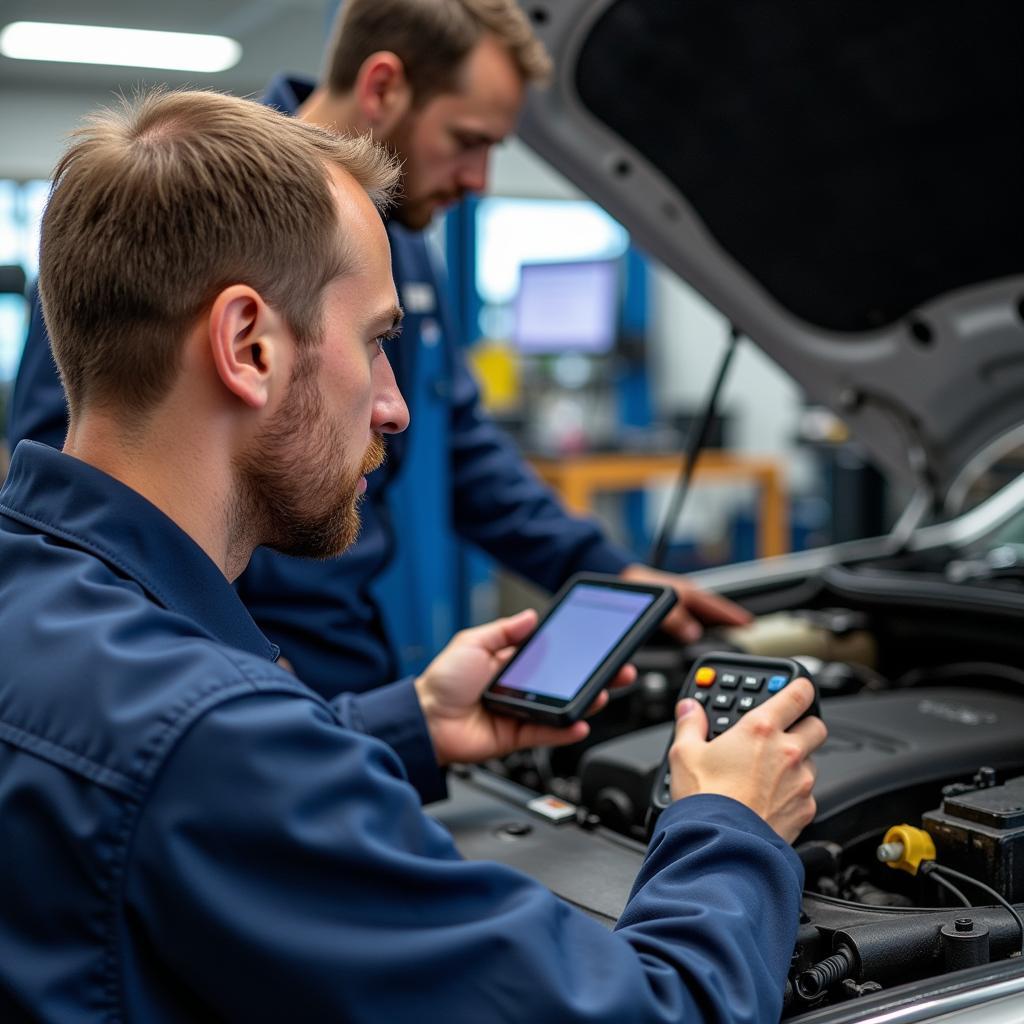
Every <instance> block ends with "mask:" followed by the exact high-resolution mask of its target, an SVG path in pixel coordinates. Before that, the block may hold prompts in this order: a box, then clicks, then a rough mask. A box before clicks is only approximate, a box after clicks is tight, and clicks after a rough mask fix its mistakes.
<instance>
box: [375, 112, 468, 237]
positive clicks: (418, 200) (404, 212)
mask: <svg viewBox="0 0 1024 1024" xmlns="http://www.w3.org/2000/svg"><path fill="white" fill-rule="evenodd" d="M415 116H416V115H415V113H414V112H413V111H410V112H408V113H406V114H405V115H404V116H403V117H402V119H401V120H400V121H399V122H398V124H397V125H396V126H395V128H394V129H393V130H392V132H391V135H390V136H389V138H388V139H387V146H388V148H389V149H390V150H391V151H392V152H393V153H394V154H395V156H396V157H398V159H399V160H400V161H401V162H402V186H401V190H400V192H399V194H398V196H397V198H396V201H395V205H394V206H393V207H392V208H391V209H390V210H389V211H388V217H389V218H390V219H391V220H395V221H397V222H398V223H399V224H401V225H402V227H405V228H408V229H409V230H410V231H423V230H424V229H426V228H428V227H430V224H431V222H432V221H433V219H434V215H435V214H436V213H438V212H439V211H440V210H442V209H444V208H445V207H448V206H451V205H452V204H453V203H456V202H458V201H459V200H460V199H462V198H463V197H464V195H465V193H464V192H463V191H462V190H460V191H458V192H457V193H442V192H435V193H428V194H426V195H423V194H419V195H417V194H415V193H414V189H415V183H413V184H412V187H411V188H410V175H411V174H413V173H414V165H413V163H412V161H411V159H410V157H409V153H410V152H411V151H412V135H413V128H414V118H415Z"/></svg>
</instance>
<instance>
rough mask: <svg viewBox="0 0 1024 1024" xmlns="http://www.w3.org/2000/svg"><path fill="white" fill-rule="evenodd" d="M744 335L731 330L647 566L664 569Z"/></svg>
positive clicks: (692, 428) (692, 433)
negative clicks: (731, 366)
mask: <svg viewBox="0 0 1024 1024" xmlns="http://www.w3.org/2000/svg"><path fill="white" fill-rule="evenodd" d="M740 337H741V334H740V330H739V328H738V327H737V326H736V325H735V324H732V325H731V326H730V329H729V341H728V344H727V345H726V349H725V353H724V355H723V356H722V361H721V363H719V365H718V373H717V375H716V376H715V383H714V384H713V385H712V388H711V393H710V394H709V395H708V398H707V401H706V402H705V404H704V411H703V412H702V413H701V415H700V417H699V419H698V420H697V421H696V422H695V423H694V424H693V426H692V427H691V428H690V436H689V437H688V438H687V442H686V455H685V458H684V461H683V464H682V466H681V467H680V472H679V479H678V480H677V482H676V486H675V489H674V490H673V492H672V500H671V501H670V502H669V507H668V511H667V512H666V513H665V518H664V519H663V520H662V524H661V530H660V531H659V533H658V537H657V540H655V542H654V545H653V546H652V547H651V555H650V558H648V560H647V564H648V565H650V566H651V568H653V569H662V568H664V560H665V555H666V553H667V551H668V542H669V537H670V536H671V534H672V530H673V529H674V528H675V525H676V523H677V522H678V521H679V516H680V514H681V513H682V511H683V503H684V502H685V501H686V496H687V495H688V494H689V492H690V482H691V481H692V480H693V471H694V469H695V468H696V466H697V460H698V459H699V458H700V453H701V452H702V451H703V450H704V446H705V445H706V443H707V437H708V432H709V431H710V429H711V423H712V421H713V420H714V418H715V412H716V410H717V408H718V398H719V395H720V394H721V391H722V385H723V384H724V383H725V378H726V375H727V374H728V372H729V364H730V363H731V362H732V357H733V356H734V355H735V354H736V348H737V346H738V345H739V340H740Z"/></svg>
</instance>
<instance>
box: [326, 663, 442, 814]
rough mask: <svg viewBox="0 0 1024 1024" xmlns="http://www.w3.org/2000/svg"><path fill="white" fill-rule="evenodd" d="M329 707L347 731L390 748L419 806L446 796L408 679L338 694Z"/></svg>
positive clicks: (434, 756) (432, 747)
mask: <svg viewBox="0 0 1024 1024" xmlns="http://www.w3.org/2000/svg"><path fill="white" fill-rule="evenodd" d="M332 704H333V706H334V709H335V711H336V712H337V714H338V716H339V718H340V719H341V720H342V721H343V722H346V723H347V724H348V725H349V726H350V727H351V728H353V729H357V730H358V731H359V732H363V733H366V734H367V735H368V736H374V737H376V738H377V739H379V740H383V742H384V743H386V744H387V745H388V746H389V747H391V749H392V750H393V751H394V752H395V753H396V754H397V755H398V757H399V760H400V761H401V762H402V767H403V768H405V774H406V776H407V777H408V779H409V781H410V782H411V783H412V785H413V786H414V787H415V789H416V792H417V793H419V795H420V800H421V801H422V802H423V803H425V804H428V803H431V802H432V801H434V800H442V799H444V797H445V796H447V795H448V787H447V786H446V785H445V778H446V776H445V772H444V771H443V770H442V769H441V768H439V767H438V764H437V755H436V754H435V752H434V745H433V743H432V742H431V740H430V733H429V732H428V731H427V723H426V721H425V720H424V718H423V709H422V708H421V706H420V700H419V697H417V696H416V690H415V688H414V680H413V678H412V677H411V676H410V677H409V678H407V679H400V680H399V681H398V682H396V683H389V684H388V685H387V686H378V687H377V688H376V689H374V690H369V691H367V692H366V693H359V694H355V693H343V694H340V695H339V696H337V697H335V698H334V700H333V702H332Z"/></svg>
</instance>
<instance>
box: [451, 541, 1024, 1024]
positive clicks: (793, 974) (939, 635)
mask: <svg viewBox="0 0 1024 1024" xmlns="http://www.w3.org/2000/svg"><path fill="white" fill-rule="evenodd" d="M922 561H923V562H924V563H925V564H923V565H922ZM951 561H956V560H955V559H951V553H950V552H942V551H935V552H932V553H931V554H930V555H929V556H928V557H926V558H924V559H921V558H916V557H915V558H914V559H913V563H914V565H913V571H910V566H909V565H901V564H899V560H898V559H884V560H879V561H878V562H876V563H872V562H870V561H865V562H862V563H860V564H856V565H853V566H850V565H847V566H845V567H832V568H827V569H825V570H823V571H821V572H819V573H815V574H813V575H811V576H810V577H806V578H803V579H801V580H800V581H799V582H798V583H796V584H793V583H791V582H789V583H786V584H785V585H778V584H773V585H768V586H765V585H764V584H763V583H761V584H758V583H754V584H751V585H750V586H748V587H747V588H746V589H740V590H739V591H734V592H732V593H730V595H729V596H731V597H733V598H735V599H738V600H740V601H741V602H742V603H744V604H745V605H746V606H747V607H748V608H749V609H751V610H752V611H753V612H755V614H756V618H755V620H754V622H753V623H752V624H751V625H750V626H749V627H742V628H738V629H730V630H709V631H708V633H707V635H706V636H705V637H704V638H703V639H702V640H701V641H699V642H698V643H697V644H693V645H690V646H689V647H687V648H685V649H682V650H680V649H676V648H670V647H661V648H660V647H648V648H646V649H644V650H643V651H641V652H640V655H639V656H638V657H637V658H636V659H634V660H635V663H636V664H637V667H638V669H639V678H638V681H637V683H636V684H635V685H634V686H633V687H631V688H630V689H629V690H628V691H625V692H624V693H622V694H620V695H617V696H616V697H615V699H613V701H612V703H611V704H610V706H609V707H608V708H607V709H606V710H605V711H604V712H602V714H601V715H600V716H598V717H597V718H595V719H594V720H593V722H592V726H593V731H592V734H591V736H590V737H588V740H587V741H586V742H585V743H583V744H578V745H576V746H574V747H566V748H560V749H557V750H552V751H528V752H524V753H521V754H519V755H515V756H513V757H510V758H508V759H505V760H503V761H501V762H496V763H492V764H489V765H488V766H487V768H486V770H480V769H473V770H467V771H466V773H465V774H464V775H463V779H462V782H463V783H468V784H469V785H471V786H473V787H476V788H477V789H482V790H487V791H488V792H490V793H492V794H500V795H501V796H504V797H506V798H508V799H510V800H511V801H512V802H513V803H517V804H519V806H521V807H526V806H528V805H532V806H533V808H534V809H536V808H537V805H538V801H540V802H541V803H543V801H544V800H547V801H549V803H550V804H551V805H552V807H555V808H561V807H564V806H568V807H569V808H571V814H569V813H565V812H563V817H562V818H559V817H558V816H557V815H549V814H547V813H543V816H544V817H548V818H550V819H551V822H557V821H559V820H563V821H564V820H565V818H569V819H571V820H569V821H568V822H567V824H569V825H570V829H564V828H563V827H562V826H560V825H558V824H551V823H546V824H547V828H546V829H542V828H541V826H540V824H539V822H538V823H537V825H536V827H534V826H533V825H531V823H530V821H529V820H528V819H525V820H518V821H511V822H505V823H504V824H502V825H499V826H497V827H494V822H493V821H492V819H491V818H490V817H489V816H488V815H487V814H484V813H483V812H482V811H480V815H482V816H478V817H476V818H473V819H472V821H471V823H470V827H469V830H468V832H464V833H463V834H462V836H461V839H460V830H459V826H460V823H461V824H462V825H466V823H467V819H460V818H459V817H458V816H457V815H456V816H455V817H448V818H445V816H444V815H442V820H446V823H447V824H449V827H453V831H454V833H455V836H456V841H457V843H459V845H460V848H462V849H463V852H464V853H466V854H467V855H470V856H486V857H488V858H494V857H497V858H498V859H504V860H507V861H509V862H510V863H514V864H515V865H516V866H518V867H521V868H523V869H524V870H527V871H528V872H529V873H532V874H534V875H535V876H537V877H539V878H541V880H542V881H545V883H546V884H549V885H551V886H552V888H554V889H555V891H556V892H559V894H560V895H562V896H563V898H566V899H568V900H570V902H574V903H576V904H577V905H579V906H581V907H582V908H583V909H585V910H588V911H589V912H591V913H592V914H593V915H594V916H596V917H598V918H599V919H601V920H603V921H604V922H605V923H606V924H608V925H610V924H611V923H612V922H613V921H614V919H615V917H616V916H617V914H618V910H619V909H621V904H622V903H624V902H625V898H626V894H627V893H628V887H629V884H631V881H632V875H633V874H635V869H636V867H637V866H638V863H639V858H640V856H641V855H642V851H643V848H644V843H645V841H646V838H647V836H648V835H649V830H650V826H651V814H650V795H651V792H652V785H653V783H654V780H655V777H656V775H657V773H658V771H659V768H660V765H661V761H662V756H663V754H664V751H665V748H666V745H667V743H668V741H669V738H670V731H671V728H672V726H671V717H672V708H673V706H674V702H675V697H676V694H677V693H678V691H679V688H680V686H681V684H682V682H683V680H684V678H685V676H686V673H687V671H688V669H689V666H690V665H691V664H692V663H693V662H694V661H695V660H696V659H698V658H700V657H702V656H704V655H705V654H706V653H707V652H709V651H712V650H717V651H731V652H741V653H747V654H754V655H762V656H785V657H795V658H798V659H799V660H800V662H801V663H802V664H803V665H805V666H806V667H807V668H808V670H809V671H810V672H811V673H812V675H813V677H814V679H815V682H816V685H817V687H818V692H819V696H820V698H821V702H822V715H823V718H824V719H825V721H826V723H827V725H828V727H829V739H828V740H827V742H826V744H825V746H824V747H823V748H822V749H821V751H819V752H818V754H817V755H816V757H815V761H816V765H817V768H818V777H817V782H816V786H815V798H816V801H817V805H818V811H817V815H816V817H815V820H814V822H813V823H812V824H811V825H810V826H809V827H808V828H807V829H806V830H805V831H804V833H803V834H802V835H801V836H800V838H799V839H798V841H797V843H796V844H795V848H796V850H797V852H798V854H799V855H800V857H801V860H802V861H803V863H804V866H805V871H806V883H805V895H804V906H803V914H802V917H801V923H800V928H799V934H798V940H797V945H796V949H795V951H794V955H793V963H792V968H791V971H790V975H789V982H788V985H787V994H786V1002H785V1009H784V1014H783V1016H784V1018H794V1017H798V1016H799V1017H803V1016H805V1015H806V1016H807V1017H808V1020H811V1019H815V1020H816V1019H818V1016H819V1012H825V1011H828V1010H829V1008H832V1009H833V1010H834V1009H835V1008H836V1007H839V1006H842V1005H847V1004H848V1003H849V1001H850V1000H861V1001H863V1000H866V999H869V998H873V999H878V1000H883V999H885V998H887V996H888V994H889V993H890V992H891V990H892V989H894V988H899V991H901V992H903V991H904V990H906V991H907V992H912V991H913V990H914V985H915V984H918V985H920V984H922V983H925V984H930V985H931V986H932V988H934V980H935V979H937V978H943V979H945V980H948V979H949V978H950V977H952V976H953V975H954V974H955V973H956V972H966V973H965V974H964V977H969V976H970V973H971V971H970V969H982V968H985V967H989V968H992V967H993V966H999V965H1001V964H1006V965H1007V966H1009V965H1011V964H1013V963H1014V962H1016V963H1017V964H1018V965H1019V962H1020V961H1019V959H1018V958H1019V957H1020V955H1021V952H1022V948H1024V924H1022V922H1021V917H1020V914H1021V913H1024V637H1022V636H1021V631H1020V623H1021V621H1022V617H1024V583H1022V582H1021V581H1020V580H1019V579H1017V578H1014V576H1013V574H1003V575H1001V576H998V578H997V579H996V580H995V581H994V580H993V577H992V574H990V573H985V572H981V573H980V575H977V574H970V573H967V574H961V575H959V576H957V577H955V578H954V574H953V573H951V572H950V571H949V570H948V565H949V564H950V563H951ZM960 561H967V562H971V561H972V560H970V559H967V560H963V559H961V560H960ZM973 561H974V562H981V563H983V564H984V563H985V559H984V558H982V559H975V560H973ZM928 563H932V564H934V566H935V568H934V570H932V569H930V568H929V564H928ZM993 582H995V584H996V585H994V586H993V585H992V584H993ZM503 787H504V788H503ZM541 811H542V812H543V811H544V808H543V806H542V807H541ZM498 817H499V818H500V814H499V815H498ZM570 832H571V833H572V835H571V836H570ZM556 834H557V835H558V836H559V839H558V847H557V848H556V846H555V845H552V844H553V839H552V837H553V836H554V835H556ZM462 840H464V841H462ZM588 841H589V843H590V845H589V846H588ZM561 846H565V849H564V850H562V849H560V847H561ZM516 850H518V851H519V852H515V851H516ZM612 851H615V852H612ZM625 851H632V858H630V857H629V856H626V857H625V859H624V860H622V862H621V863H619V862H618V861H617V860H616V858H619V859H621V858H622V856H623V854H624V853H625ZM563 861H565V862H566V863H567V864H568V865H569V867H568V868H565V867H564V866H563ZM570 874H572V875H573V877H571V878H570V877H569V875H570ZM553 875H554V876H556V877H553ZM557 876H561V877H560V878H559V877H557ZM1015 904H1016V905H1017V906H1016V907H1015V906H1014V905H1015ZM959 976H960V975H959V974H957V977H959ZM929 991H931V989H929ZM886 1005H888V1004H886ZM822 1019H828V1020H832V1019H839V1018H833V1017H832V1016H829V1015H828V1014H827V1013H826V1015H825V1016H824V1017H822Z"/></svg>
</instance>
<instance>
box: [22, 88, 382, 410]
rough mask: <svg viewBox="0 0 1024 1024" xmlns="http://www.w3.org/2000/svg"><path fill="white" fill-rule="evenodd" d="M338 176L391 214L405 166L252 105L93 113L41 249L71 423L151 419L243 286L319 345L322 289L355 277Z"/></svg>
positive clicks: (80, 132) (59, 184) (162, 105)
mask: <svg viewBox="0 0 1024 1024" xmlns="http://www.w3.org/2000/svg"><path fill="white" fill-rule="evenodd" d="M332 166H337V167H340V168H343V169H344V170H345V171H347V172H348V173H349V174H351V175H352V177H353V178H355V180H356V181H357V182H358V183H359V184H360V185H361V186H362V187H363V188H364V189H365V190H366V191H367V193H368V194H369V195H370V197H371V198H372V199H373V201H374V202H375V203H376V204H377V205H378V208H382V207H384V206H386V205H387V204H388V203H389V202H390V201H391V198H392V196H393V193H394V190H395V188H396V187H397V182H398V179H399V169H398V167H397V166H396V164H395V161H394V160H393V158H391V157H390V156H388V155H387V153H386V152H385V151H384V150H383V149H382V148H380V147H379V146H377V145H375V144H374V143H373V142H371V141H370V140H369V139H368V138H345V137H340V136H338V135H335V134H333V133H330V132H326V131H323V130H320V129H318V128H315V127H313V126H312V125H309V124H305V123H302V122H300V121H297V120H296V119H294V118H289V117H286V116H285V115H283V114H280V113H278V112H277V111H274V110H272V109H270V108H269V107H265V106H261V105H260V104H257V103H254V102H252V101H250V100H242V99H237V98H235V97H232V96H225V95H222V94H220V93H213V92H188V91H177V92H172V91H167V90H163V89H160V90H155V91H152V92H149V93H147V94H145V95H142V96H140V97H137V98H135V99H132V100H122V102H121V105H120V107H119V108H118V109H112V110H109V109H108V110H102V111H99V112H97V113H95V114H93V115H92V116H90V117H89V118H87V119H86V121H84V122H83V124H82V125H81V127H79V128H78V129H77V130H76V131H75V133H74V135H73V136H72V144H71V145H70V147H69V149H68V150H67V152H66V153H65V154H64V156H63V157H62V159H61V160H60V162H59V163H58V165H57V168H56V170H55V172H54V179H53V187H52V190H51V193H50V201H49V204H48V205H47V208H46V212H45V214H44V217H43V225H42V236H41V244H40V265H39V285H40V292H41V294H42V300H43V311H44V315H45V317H46V325H47V328H48V330H49V333H50V338H51V341H52V346H53V353H54V357H55V359H56V361H57V365H58V367H59V369H60V373H61V378H62V380H63V383H64V390H65V393H66V395H67V399H68V406H69V409H70V411H71V414H72V415H74V414H76V412H77V411H78V410H79V409H80V408H82V407H83V406H84V405H85V404H86V403H100V404H104V405H109V406H113V407H115V408H121V409H126V410H131V411H134V412H144V411H146V410H148V409H150V408H152V406H153V405H155V404H156V402H158V401H159V400H160V399H161V398H162V397H163V396H164V395H165V394H166V393H167V392H168V390H169V389H170V387H171V385H172V383H173V381H174V378H175V375H176V372H177V369H178V366H179V364H180V354H181V349H182V344H183V341H184V338H185V336H186V334H187V332H188V331H189V330H190V329H191V328H192V326H193V325H194V323H195V322H196V319H197V318H198V317H199V316H200V315H201V314H202V312H203V311H204V309H206V308H207V307H208V306H209V304H210V303H211V302H212V301H213V299H214V298H215V297H216V295H217V294H218V292H220V291H221V290H222V289H223V288H225V287H227V286H228V285H231V284H248V285H250V286H251V287H253V288H254V289H256V290H257V291H258V292H259V293H260V295H261V296H262V297H263V298H264V299H265V300H266V302H267V303H268V304H269V305H270V306H272V307H273V308H274V309H275V310H276V311H277V312H279V313H280V314H281V315H282V317H283V318H284V319H285V322H286V323H287V324H288V325H289V327H290V328H291V329H292V331H293V332H294V333H295V336H296V338H297V339H298V341H299V343H300V344H308V343H310V342H311V341H314V340H316V339H318V338H319V336H320V320H321V303H322V292H323V288H324V286H325V285H326V284H327V283H328V282H329V281H330V280H332V279H333V278H335V277H336V276H338V275H339V274H342V273H344V272H345V270H346V266H345V263H346V244H345V229H344V225H343V224H338V222H337V213H336V209H335V205H334V201H333V199H332V193H331V186H330V172H329V169H330V167H332Z"/></svg>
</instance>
